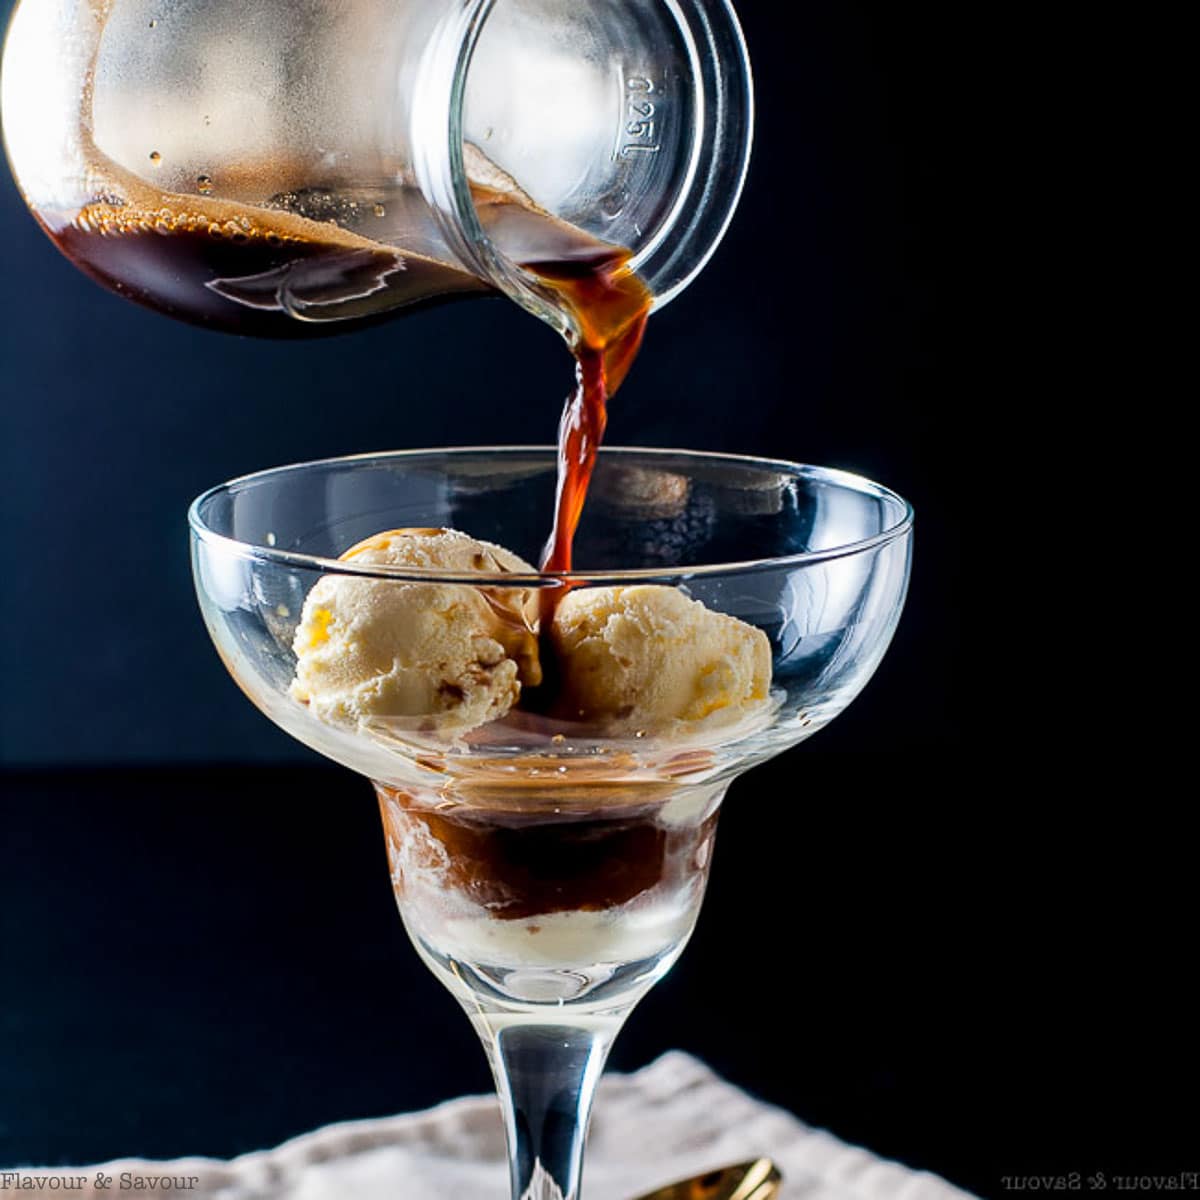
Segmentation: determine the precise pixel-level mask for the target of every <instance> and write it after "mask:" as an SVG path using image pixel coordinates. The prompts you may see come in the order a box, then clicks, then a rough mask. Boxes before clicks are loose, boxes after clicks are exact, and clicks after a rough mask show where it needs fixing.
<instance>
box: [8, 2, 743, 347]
mask: <svg viewBox="0 0 1200 1200" xmlns="http://www.w3.org/2000/svg"><path fill="white" fill-rule="evenodd" d="M0 99H2V104H3V122H4V136H5V141H6V145H7V150H8V155H9V159H10V161H11V164H12V168H13V172H14V174H15V176H16V178H17V181H18V183H19V184H20V187H21V190H22V193H23V195H24V197H25V200H26V202H27V203H28V204H29V207H30V208H31V210H32V211H33V213H34V215H35V216H36V217H37V219H38V221H39V222H40V223H41V225H42V226H43V228H44V229H45V230H46V232H47V233H48V234H49V235H50V237H51V238H52V239H53V240H54V242H55V243H56V244H57V245H58V247H59V248H60V249H61V250H62V251H63V252H64V253H65V254H66V255H67V256H68V257H69V258H71V259H72V260H73V261H74V262H75V263H76V264H77V265H78V266H79V267H80V268H81V269H83V270H84V271H85V272H86V273H87V274H88V275H90V276H91V277H92V278H94V279H96V280H98V281H99V282H100V283H102V284H105V285H106V286H108V287H110V288H112V289H113V290H115V291H117V292H118V293H120V294H121V295H124V296H127V297H129V298H130V299H133V300H137V301H139V302H141V303H144V304H147V305H149V306H151V307H154V308H157V309H158V310H160V311H163V312H166V313H168V314H170V315H172V316H176V317H180V318H182V319H184V320H190V321H193V322H196V323H199V324H202V325H206V326H208V327H210V328H216V329H224V330H229V331H233V332H240V333H256V334H265V335H274V336H303V335H311V334H314V333H322V332H336V331H337V330H339V329H344V328H346V327H347V323H348V322H349V323H351V324H353V323H355V322H361V321H364V320H371V319H376V318H378V317H380V316H381V315H386V314H393V313H395V312H396V311H398V310H401V309H403V308H405V307H407V306H411V305H413V304H417V303H423V302H431V301H436V300H444V299H449V298H453V297H457V296H468V295H472V294H479V293H483V292H487V291H496V290H498V291H500V292H502V293H504V294H506V295H508V296H509V297H510V298H512V299H513V300H515V301H517V302H518V303H519V304H521V305H523V306H524V307H525V308H527V309H529V310H530V311H532V312H533V313H535V314H536V315H538V316H540V317H541V318H543V319H544V320H547V321H549V322H550V323H551V324H554V325H555V326H556V327H558V328H559V329H560V330H561V331H562V332H563V333H564V334H565V335H566V336H567V337H568V338H570V337H571V336H572V334H573V332H574V331H573V330H572V328H571V326H572V322H573V321H575V320H576V319H577V318H576V317H575V316H573V314H572V312H571V310H570V309H569V308H566V307H564V306H563V305H562V304H561V303H559V302H558V298H557V295H556V292H555V289H554V288H552V287H548V286H547V284H546V280H545V272H540V271H537V270H534V269H533V268H534V267H537V266H538V265H539V264H546V263H554V264H556V266H557V267H558V268H561V267H562V265H563V264H571V263H578V262H587V261H590V260H591V259H592V258H594V257H595V256H596V255H597V254H599V253H602V252H603V249H604V248H607V249H608V250H611V249H612V248H613V247H621V248H623V251H627V252H628V258H627V260H626V261H627V264H628V266H629V268H631V269H632V270H633V271H635V272H636V273H637V275H638V276H639V277H640V278H641V280H642V281H643V282H644V283H645V285H646V286H647V287H648V288H649V290H650V292H651V293H652V294H653V296H654V304H655V306H656V307H657V306H659V305H662V304H665V303H666V302H667V301H668V300H669V299H671V297H672V296H674V295H675V294H677V293H678V292H679V291H680V290H681V289H682V288H683V287H685V286H686V285H687V283H688V282H689V281H690V280H691V279H692V278H693V277H694V276H695V275H696V273H697V272H698V271H699V270H700V269H701V268H702V267H703V265H704V263H705V262H706V261H707V260H708V258H709V256H710V255H711V254H712V252H713V250H714V249H715V248H716V245H717V243H718V242H719V240H720V238H721V236H722V234H723V233H724V231H725V228H726V226H727V224H728V222H729V219H730V217H731V215H732V212H733V209H734V207H735V205H736V203H737V200H738V196H739V193H740V191H741V186H742V181H743V179H744V176H745V172H746V166H747V161H748V158H749V152H750V141H751V131H752V124H753V105H752V92H751V80H750V68H749V62H748V60H747V56H746V49H745V44H744V42H743V39H742V35H741V31H740V29H739V26H738V23H737V18H736V17H735V15H734V13H733V11H732V9H731V8H730V7H729V5H728V3H726V0H344V2H341V3H338V4H329V3H324V2H321V0H22V3H20V5H19V6H18V8H17V9H16V12H15V14H14V16H13V20H12V24H11V27H10V29H9V34H8V39H7V43H6V46H5V52H4V61H3V80H2V89H0ZM581 269H582V268H581Z"/></svg>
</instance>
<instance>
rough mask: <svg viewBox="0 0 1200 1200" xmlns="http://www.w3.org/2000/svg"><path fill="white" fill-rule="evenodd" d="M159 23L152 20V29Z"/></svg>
mask: <svg viewBox="0 0 1200 1200" xmlns="http://www.w3.org/2000/svg"><path fill="white" fill-rule="evenodd" d="M157 24H158V22H157V21H151V22H150V28H151V29H153V28H154V27H155V25H157Z"/></svg>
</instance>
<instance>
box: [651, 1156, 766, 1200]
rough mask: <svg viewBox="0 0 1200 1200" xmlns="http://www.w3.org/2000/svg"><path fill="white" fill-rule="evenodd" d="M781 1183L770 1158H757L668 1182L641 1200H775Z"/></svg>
mask: <svg viewBox="0 0 1200 1200" xmlns="http://www.w3.org/2000/svg"><path fill="white" fill-rule="evenodd" d="M782 1182H783V1176H782V1175H781V1174H780V1173H779V1168H778V1167H777V1166H776V1165H775V1164H774V1163H773V1162H772V1161H771V1160H770V1159H769V1158H756V1159H754V1160H752V1161H751V1162H744V1163H737V1164H735V1165H734V1166H731V1167H719V1168H718V1169H717V1170H715V1171H706V1172H705V1173H704V1174H703V1175H696V1176H694V1177H693V1178H691V1179H681V1180H680V1181H679V1182H678V1183H669V1184H667V1186H666V1187H662V1188H656V1189H655V1190H654V1191H653V1192H648V1193H647V1194H646V1195H644V1196H640V1197H638V1200H775V1197H776V1196H777V1195H779V1187H780V1184H781V1183H782Z"/></svg>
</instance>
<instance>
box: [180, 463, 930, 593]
mask: <svg viewBox="0 0 1200 1200" xmlns="http://www.w3.org/2000/svg"><path fill="white" fill-rule="evenodd" d="M531 453H532V454H542V455H547V456H548V457H549V458H550V459H551V460H552V461H555V460H556V459H557V455H558V449H557V447H555V446H547V445H514V446H440V447H426V448H419V449H411V450H384V451H374V452H367V453H363V454H343V455H334V456H332V457H330V458H317V459H311V460H308V461H303V462H293V463H286V464H284V465H282V466H278V467H268V468H266V469H265V470H261V471H252V472H250V473H249V474H247V475H239V476H238V477H237V478H235V479H229V480H226V481H225V482H224V483H219V484H217V485H216V486H215V487H211V488H208V489H207V490H206V491H204V492H202V493H201V494H200V495H199V496H197V497H196V498H195V500H193V501H192V503H191V504H190V505H189V506H188V525H189V527H190V528H191V532H192V535H193V537H194V538H195V539H196V540H197V541H200V542H203V543H206V544H208V545H211V546H214V547H219V548H221V549H222V550H224V551H225V552H226V553H228V554H231V555H232V556H234V557H236V558H240V559H243V560H250V561H254V562H262V563H269V564H272V565H274V566H281V567H294V568H302V569H305V570H310V571H320V572H321V573H322V574H325V575H352V576H358V577H366V578H371V579H392V580H402V581H407V582H410V583H454V584H465V585H469V586H472V587H505V588H512V587H522V588H543V587H557V586H560V585H562V584H578V585H582V584H589V585H592V586H620V585H622V584H638V583H653V582H655V581H656V580H662V581H678V580H680V579H695V578H706V579H710V578H713V577H718V578H719V577H721V576H732V575H742V574H746V573H748V572H758V571H766V570H772V569H775V568H780V567H790V566H797V567H802V566H810V565H813V564H815V563H823V562H830V561H833V560H835V559H839V558H849V557H852V556H854V555H857V554H865V553H869V552H871V551H874V550H878V549H880V548H881V547H883V546H886V545H888V544H889V543H890V542H894V541H896V540H897V539H898V538H901V537H903V536H904V535H905V534H907V533H908V532H909V530H910V529H911V528H912V525H913V519H914V513H913V508H912V505H911V504H909V502H908V501H907V500H905V499H904V497H903V496H901V495H900V494H899V493H898V492H895V491H893V490H892V489H891V488H888V487H885V486H884V485H883V484H880V483H876V482H875V481H874V480H872V479H868V478H867V477H866V476H865V475H857V474H855V473H854V472H852V471H843V470H841V469H839V468H837V467H817V466H812V465H810V464H808V463H797V462H789V461H788V460H786V459H775V458H757V457H754V456H752V455H746V454H726V453H723V452H721V451H712V450H680V449H674V448H670V447H651V446H601V447H600V449H599V454H600V455H602V456H604V457H606V458H619V457H622V456H626V455H628V456H639V457H650V458H655V457H659V458H667V457H675V458H685V459H696V460H700V461H706V462H710V463H724V464H727V465H729V466H732V467H741V468H745V469H758V470H767V471H774V472H777V473H779V474H784V475H790V476H792V477H793V478H798V479H810V480H817V481H820V482H823V483H827V484H832V485H834V486H837V487H841V488H844V489H846V490H848V491H853V492H858V493H860V494H863V495H868V496H874V497H876V498H879V499H886V500H890V501H892V502H894V503H896V504H898V505H899V506H900V510H901V515H900V519H899V520H898V521H896V522H895V523H894V524H892V525H890V526H888V528H887V529H884V530H882V531H881V532H879V533H876V534H872V535H871V536H870V537H868V538H861V539H859V540H857V541H853V542H846V543H844V544H842V545H838V546H828V547H826V548H825V549H823V550H803V551H797V552H795V553H793V554H782V555H778V556H774V557H769V558H756V559H745V560H740V561H737V562H721V563H697V564H695V565H691V566H688V565H683V566H677V567H668V568H663V567H628V568H624V569H620V570H597V571H556V572H541V571H536V572H528V571H525V572H521V571H510V572H503V573H496V572H483V571H477V572H471V573H469V574H463V573H461V572H454V571H443V570H439V569H437V568H431V567H411V566H390V565H388V564H384V563H369V564H368V563H355V562H354V560H352V559H350V560H344V559H340V558H326V557H324V556H322V555H318V554H305V553H303V552H301V551H298V550H284V549H281V548H279V547H277V546H265V545H259V544H257V543H254V542H245V541H241V540H240V539H238V538H235V537H231V536H229V535H228V534H224V533H218V532H217V530H215V529H213V528H212V527H211V526H209V525H208V524H207V523H206V522H205V520H204V518H203V516H202V515H201V510H202V509H203V508H204V507H205V505H206V504H207V503H208V502H209V501H211V500H212V499H214V498H215V497H217V496H219V495H221V494H227V493H232V492H233V491H234V490H236V489H238V488H239V487H244V486H246V485H248V484H252V483H262V482H264V481H266V480H268V479H270V478H271V477H272V476H280V475H287V474H293V473H295V474H299V473H300V472H303V471H306V470H310V469H313V468H316V467H330V466H335V465H342V464H345V465H349V464H353V463H366V462H378V463H383V462H390V461H404V460H406V459H419V458H428V459H436V458H449V459H453V458H458V457H460V456H461V457H465V456H467V455H482V454H487V455H493V456H495V457H497V458H504V457H510V456H515V455H521V454H531ZM547 515H548V516H549V514H547ZM547 528H549V526H548V525H547Z"/></svg>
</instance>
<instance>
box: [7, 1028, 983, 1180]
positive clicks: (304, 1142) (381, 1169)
mask: <svg viewBox="0 0 1200 1200" xmlns="http://www.w3.org/2000/svg"><path fill="white" fill-rule="evenodd" d="M762 1155H766V1156H768V1157H770V1158H772V1159H774V1160H775V1162H776V1163H777V1164H778V1166H779V1168H780V1170H781V1171H782V1172H783V1176H784V1185H783V1190H782V1192H781V1200H971V1197H969V1195H968V1193H966V1192H963V1191H960V1190H959V1189H958V1188H956V1187H953V1186H952V1185H951V1184H949V1183H947V1182H945V1180H943V1179H939V1178H938V1177H937V1176H936V1175H931V1174H929V1173H928V1172H925V1171H911V1170H909V1169H908V1168H907V1167H903V1166H900V1165H899V1164H898V1163H894V1162H888V1161H885V1160H883V1159H880V1158H876V1157H875V1156H874V1155H873V1154H871V1153H870V1152H869V1151H867V1150H861V1149H858V1148H856V1147H854V1146H848V1145H846V1143H844V1142H841V1141H839V1140H838V1139H837V1138H835V1137H833V1136H832V1135H830V1134H828V1133H825V1132H823V1131H821V1130H818V1129H810V1128H809V1127H808V1126H807V1125H804V1124H803V1123H802V1122H800V1121H798V1120H797V1119H796V1118H795V1117H793V1116H791V1115H790V1114H789V1113H786V1112H784V1111H783V1110H782V1109H778V1108H773V1107H771V1106H770V1105H767V1104H764V1103H762V1102H761V1101H759V1100H756V1099H754V1098H753V1097H751V1096H749V1095H747V1094H746V1093H745V1092H743V1091H740V1090H739V1089H738V1088H736V1087H734V1086H733V1085H732V1084H729V1083H726V1082H725V1081H724V1080H723V1079H721V1078H719V1077H718V1076H717V1075H715V1074H714V1073H713V1072H712V1071H711V1070H709V1068H708V1067H706V1066H705V1065H704V1064H703V1063H701V1062H699V1061H698V1060H696V1059H694V1058H692V1057H690V1056H689V1055H686V1054H683V1053H681V1052H679V1051H672V1052H671V1053H669V1054H665V1055H663V1057H662V1058H660V1059H658V1060H657V1061H656V1062H653V1063H651V1064H650V1066H648V1067H645V1068H644V1069H642V1070H641V1071H638V1072H636V1073H635V1074H632V1075H616V1074H613V1075H607V1076H605V1077H604V1079H603V1080H602V1081H601V1083H600V1092H599V1095H598V1097H597V1099H596V1105H595V1109H594V1110H593V1117H592V1126H591V1133H590V1134H589V1137H588V1149H587V1159H586V1164H585V1166H584V1192H585V1194H586V1196H587V1200H632V1198H633V1197H636V1196H641V1195H642V1194H643V1193H644V1192H647V1191H649V1190H650V1189H651V1188H654V1187H657V1186H659V1185H662V1184H666V1183H671V1182H672V1181H673V1180H675V1179H678V1178H682V1177H685V1176H688V1175H693V1174H697V1173H699V1172H702V1171H706V1170H711V1169H713V1168H715V1167H720V1166H726V1165H728V1164H730V1163H734V1162H740V1161H744V1160H746V1159H751V1158H757V1157H759V1156H762ZM18 1173H20V1174H24V1175H26V1176H29V1177H31V1178H32V1179H33V1180H34V1181H35V1182H34V1188H35V1189H36V1192H35V1191H34V1190H31V1189H30V1187H29V1184H28V1183H26V1184H25V1185H24V1187H22V1186H21V1184H20V1182H19V1180H15V1179H11V1178H9V1179H6V1178H5V1172H4V1171H3V1169H0V1200H10V1198H11V1200H17V1198H18V1197H20V1198H21V1200H24V1198H25V1197H28V1196H30V1195H34V1194H37V1193H38V1192H40V1193H43V1194H44V1192H45V1191H46V1188H47V1185H46V1184H43V1185H42V1187H41V1188H37V1184H36V1180H37V1178H38V1177H39V1176H41V1177H45V1178H49V1177H50V1176H52V1175H55V1176H58V1177H59V1178H60V1179H63V1180H66V1179H68V1178H70V1179H80V1180H84V1181H85V1183H84V1186H83V1187H82V1188H78V1185H75V1186H74V1187H72V1188H71V1189H70V1190H67V1187H66V1186H64V1184H61V1183H60V1184H59V1186H58V1188H55V1189H54V1190H55V1191H58V1192H60V1194H61V1193H62V1192H65V1194H67V1195H74V1196H85V1197H99V1196H105V1197H113V1196H129V1197H134V1196H141V1197H147V1196H159V1197H161V1196H167V1197H173V1198H175V1200H182V1198H185V1197H186V1198H188V1200H507V1198H508V1184H507V1169H506V1167H505V1152H504V1131H503V1128H502V1126H501V1121H500V1112H499V1108H498V1105H497V1101H496V1100H495V1098H494V1097H491V1096H468V1097H465V1098H463V1099H461V1100H450V1101H448V1102H447V1103H445V1104H441V1105H439V1106H438V1107H437V1108H432V1109H429V1110H428V1111H427V1112H421V1113H408V1114H404V1115H402V1116H397V1117H385V1118H383V1119H381V1120H369V1121H348V1122H345V1123H342V1124H338V1125H327V1126H326V1127H325V1128H323V1129H318V1130H315V1131H314V1132H312V1133H306V1134H303V1135H301V1136H300V1137H297V1138H293V1139H292V1140H291V1141H289V1142H285V1143H284V1144H283V1145H282V1146H277V1147H276V1148H275V1149H273V1150H263V1151H259V1152H257V1153H254V1154H244V1155H242V1156H241V1157H240V1158H235V1159H233V1160H231V1161H229V1162H221V1161H217V1160H215V1159H211V1158H180V1159H175V1160H173V1161H171V1162H159V1163H152V1162H148V1161H146V1160H145V1159H122V1160H120V1161H117V1162H111V1163H107V1164H103V1165H101V1166H95V1167H86V1168H83V1167H81V1168H47V1169H46V1170H44V1171H36V1170H34V1169H32V1168H24V1169H22V1170H21V1171H20V1172H18ZM98 1176H99V1177H100V1178H101V1180H103V1179H104V1178H105V1177H108V1179H109V1183H108V1186H107V1187H100V1188H98V1187H97V1186H96V1183H97V1177H98ZM164 1177H168V1179H173V1180H174V1182H175V1186H174V1187H170V1188H164V1186H163V1185H164V1183H166V1182H168V1179H164ZM139 1179H140V1180H141V1181H142V1183H141V1186H140V1187H138V1186H137V1182H136V1181H137V1180H139ZM124 1184H127V1185H128V1186H123V1185H124ZM77 1188H78V1190H76V1189H77Z"/></svg>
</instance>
